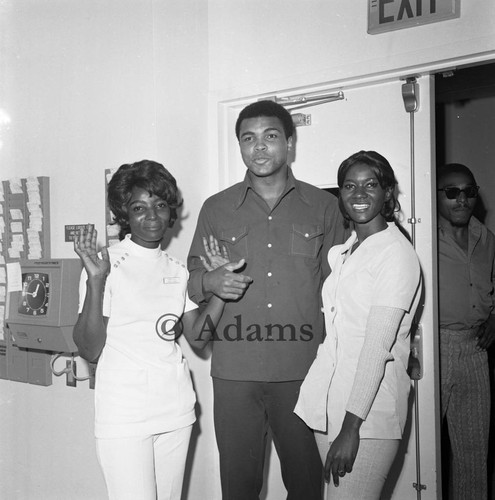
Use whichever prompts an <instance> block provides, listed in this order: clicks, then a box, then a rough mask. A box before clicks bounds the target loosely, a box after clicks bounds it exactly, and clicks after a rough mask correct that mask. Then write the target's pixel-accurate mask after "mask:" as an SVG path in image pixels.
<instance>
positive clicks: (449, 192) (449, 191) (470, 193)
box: [438, 186, 480, 200]
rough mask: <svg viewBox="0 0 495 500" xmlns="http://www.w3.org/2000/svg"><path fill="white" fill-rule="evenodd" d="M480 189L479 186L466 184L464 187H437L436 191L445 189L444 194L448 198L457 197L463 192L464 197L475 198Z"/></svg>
mask: <svg viewBox="0 0 495 500" xmlns="http://www.w3.org/2000/svg"><path fill="white" fill-rule="evenodd" d="M479 190H480V187H479V186H468V187H466V188H463V189H461V188H458V187H446V188H442V189H439V190H438V191H445V196H446V197H447V198H448V199H449V200H454V199H457V197H458V196H459V195H460V194H461V193H464V194H465V195H466V198H476V197H477V196H478V191H479Z"/></svg>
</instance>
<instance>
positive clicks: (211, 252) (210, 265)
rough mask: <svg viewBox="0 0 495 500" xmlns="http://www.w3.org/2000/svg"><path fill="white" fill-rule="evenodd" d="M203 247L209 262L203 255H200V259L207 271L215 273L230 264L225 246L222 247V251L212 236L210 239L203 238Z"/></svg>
mask: <svg viewBox="0 0 495 500" xmlns="http://www.w3.org/2000/svg"><path fill="white" fill-rule="evenodd" d="M203 247H204V249H205V254H206V257H207V258H208V260H207V259H206V258H205V257H204V256H203V255H200V257H199V258H200V259H201V262H202V263H203V266H204V268H205V269H206V270H207V271H213V270H214V269H218V268H219V267H221V266H223V265H224V264H228V263H229V262H230V260H229V253H228V252H227V249H226V248H225V245H222V249H221V250H220V245H219V244H218V240H217V239H216V238H215V237H214V236H213V235H211V234H210V237H209V238H206V237H203Z"/></svg>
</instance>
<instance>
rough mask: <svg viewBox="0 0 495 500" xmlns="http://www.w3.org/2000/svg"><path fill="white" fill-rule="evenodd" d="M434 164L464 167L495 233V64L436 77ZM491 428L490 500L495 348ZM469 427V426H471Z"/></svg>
mask: <svg viewBox="0 0 495 500" xmlns="http://www.w3.org/2000/svg"><path fill="white" fill-rule="evenodd" d="M435 122H436V126H435V130H436V136H435V138H436V164H437V165H442V164H445V163H462V164H464V165H466V166H468V167H469V168H470V169H471V171H472V172H473V174H474V176H475V178H476V181H477V184H478V185H479V186H481V189H480V193H479V199H478V203H477V206H476V209H475V212H474V215H475V216H476V217H477V218H478V219H480V220H481V221H482V222H483V223H484V224H485V225H486V226H487V227H488V229H490V230H491V231H492V232H493V233H495V196H493V193H494V192H495V63H493V62H491V63H488V64H483V65H480V66H471V67H464V68H460V69H457V70H455V71H447V72H443V73H438V74H436V75H435ZM489 359H490V375H491V395H492V396H491V397H492V412H491V415H492V416H491V426H490V427H491V429H490V445H489V452H488V490H489V496H488V498H492V499H495V460H494V457H495V346H492V347H491V349H490V350H489ZM467 424H468V423H467ZM443 427H444V428H443V430H442V450H443V452H442V491H444V492H448V491H449V489H450V490H451V488H449V484H450V481H449V479H450V478H449V469H450V463H449V451H450V450H449V441H448V434H447V431H446V430H445V426H443Z"/></svg>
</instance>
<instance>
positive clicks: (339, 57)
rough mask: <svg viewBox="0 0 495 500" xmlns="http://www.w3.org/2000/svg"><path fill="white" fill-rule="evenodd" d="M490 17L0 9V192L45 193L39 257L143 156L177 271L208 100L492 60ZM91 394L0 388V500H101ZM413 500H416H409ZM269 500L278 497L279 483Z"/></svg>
mask: <svg viewBox="0 0 495 500" xmlns="http://www.w3.org/2000/svg"><path fill="white" fill-rule="evenodd" d="M494 23H495V4H493V2H491V0H480V1H478V2H476V4H475V5H474V3H469V2H462V12H461V18H460V19H455V20H450V21H446V22H443V23H437V24H432V25H429V26H422V27H418V28H410V29H408V30H403V31H400V32H392V33H386V34H381V35H372V36H371V35H367V34H366V4H365V2H331V1H328V0H271V1H266V0H155V1H152V0H104V1H102V0H2V1H1V2H0V49H1V52H0V109H2V110H4V111H5V112H6V113H7V114H8V115H9V116H10V118H11V123H10V126H9V127H1V128H0V141H2V142H3V147H2V148H1V149H0V179H2V180H3V179H8V178H10V177H12V176H14V175H17V176H21V177H23V176H28V175H48V176H50V179H51V192H52V197H51V204H52V211H51V216H52V255H53V256H55V257H72V256H73V253H72V249H71V246H70V244H68V243H65V242H64V241H63V228H64V225H65V224H74V223H84V222H95V223H96V225H97V227H98V228H100V229H103V221H104V213H103V206H104V205H103V203H104V189H103V172H104V169H105V168H109V167H116V166H118V165H120V164H121V163H123V162H128V161H133V160H138V159H142V158H144V157H148V158H151V159H155V160H158V161H161V162H163V163H164V164H165V165H166V166H167V167H169V168H170V170H171V171H172V172H173V173H174V174H175V176H176V177H177V179H178V182H179V185H180V186H181V187H182V190H183V194H184V197H185V200H186V201H185V206H184V213H185V214H186V215H187V216H188V218H186V219H185V220H183V221H182V231H181V232H180V234H179V237H178V238H177V239H174V240H173V241H172V243H171V247H170V249H169V250H170V251H171V253H173V254H175V255H176V256H178V257H182V258H184V257H185V255H186V252H187V249H188V245H189V242H190V239H191V237H192V232H193V230H194V226H195V220H196V216H197V213H198V211H199V208H200V205H201V203H202V201H203V200H204V199H205V197H206V196H207V194H209V193H210V192H211V191H212V190H214V189H215V181H214V180H212V178H214V176H215V168H216V163H215V160H216V158H217V156H218V152H217V149H218V145H219V143H218V142H217V141H218V134H217V128H216V127H217V125H218V123H217V116H216V113H217V101H218V100H222V99H229V98H239V97H241V96H242V97H245V96H249V95H257V94H259V93H261V92H264V93H270V92H272V91H273V90H275V89H280V88H289V87H290V88H297V87H300V86H308V85H312V84H314V83H315V82H324V81H328V82H334V83H336V84H337V83H338V82H339V81H341V80H346V79H352V78H359V77H360V76H361V75H367V74H380V73H381V72H384V71H388V70H391V69H393V68H408V69H410V68H415V67H417V66H418V65H424V64H429V63H434V62H435V61H440V60H444V61H445V63H444V64H447V63H448V60H449V59H451V58H455V57H463V56H468V55H470V54H479V57H480V58H482V57H485V55H484V53H485V52H488V51H494V50H495V30H494ZM186 354H187V355H188V358H189V359H190V360H191V366H192V370H193V375H194V379H195V381H196V384H197V389H198V398H199V401H200V404H201V416H200V429H201V434H200V436H199V438H198V440H197V444H196V448H195V449H196V455H195V458H194V461H193V472H192V477H193V480H192V481H190V483H189V490H188V492H189V495H188V498H189V499H190V500H192V499H198V500H200V499H201V500H204V499H206V500H217V499H218V498H219V494H218V470H217V464H216V453H215V444H214V436H213V430H212V425H211V388H210V379H209V375H208V363H207V362H205V361H202V360H199V359H198V358H195V357H194V356H193V355H192V354H191V353H190V352H188V351H187V350H186ZM92 397H93V392H92V391H91V390H89V389H88V387H87V385H86V384H84V383H81V384H79V386H78V387H77V388H75V389H72V388H68V387H66V386H65V385H64V381H63V380H62V379H55V380H54V385H53V386H51V387H36V386H31V385H26V384H21V383H13V382H7V381H0V425H1V429H2V433H1V438H0V484H1V485H2V492H1V494H0V497H1V498H9V499H16V500H17V499H19V500H24V499H35V500H39V499H40V500H45V499H46V500H58V499H64V500H65V499H68V498H69V499H71V500H77V499H81V500H83V499H84V500H87V499H94V500H100V499H103V498H104V488H103V482H102V478H101V474H100V472H99V470H98V466H97V464H96V460H95V457H94V449H93V437H92V427H93V422H92V418H93V406H92V405H93V403H92ZM414 496H415V495H414ZM267 498H268V499H269V500H279V499H281V498H284V494H283V491H282V490H281V489H280V486H279V485H275V486H274V487H273V488H271V489H269V492H268V497H267Z"/></svg>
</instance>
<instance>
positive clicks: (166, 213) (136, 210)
mask: <svg viewBox="0 0 495 500" xmlns="http://www.w3.org/2000/svg"><path fill="white" fill-rule="evenodd" d="M125 209H126V212H127V216H128V219H129V227H130V229H131V240H132V241H133V242H134V243H136V244H137V245H140V246H142V247H145V248H157V247H158V246H159V245H160V242H161V240H162V239H163V236H164V235H165V232H166V230H167V228H168V227H169V221H170V208H169V206H168V204H167V202H166V201H165V200H162V199H161V198H159V197H158V196H156V195H154V194H152V195H151V196H150V194H149V192H148V191H147V190H146V189H142V188H139V187H134V188H132V194H131V197H130V199H129V201H128V202H127V204H126V206H125Z"/></svg>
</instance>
